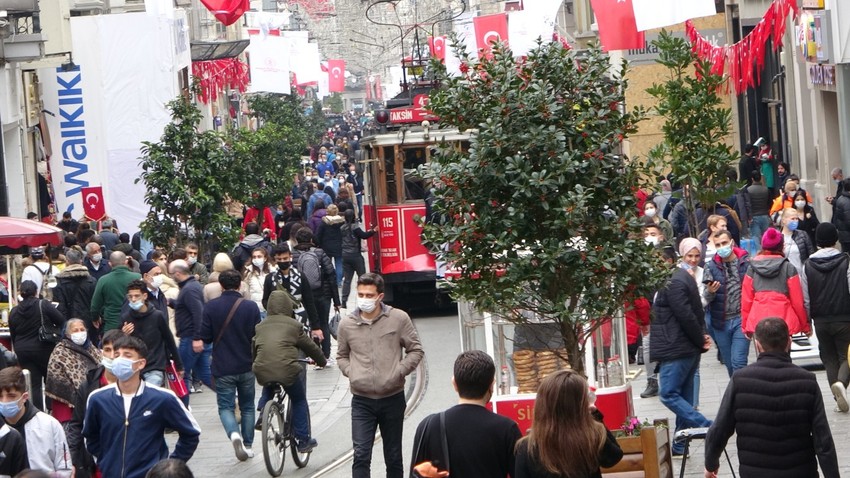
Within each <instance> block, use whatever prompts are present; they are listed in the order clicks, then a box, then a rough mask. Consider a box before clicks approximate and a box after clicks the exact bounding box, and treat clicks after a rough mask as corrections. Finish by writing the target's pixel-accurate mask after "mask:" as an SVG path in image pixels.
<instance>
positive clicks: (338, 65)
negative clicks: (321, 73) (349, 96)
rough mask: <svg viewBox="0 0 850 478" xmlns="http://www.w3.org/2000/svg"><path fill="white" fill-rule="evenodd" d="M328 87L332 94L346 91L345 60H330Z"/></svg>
mask: <svg viewBox="0 0 850 478" xmlns="http://www.w3.org/2000/svg"><path fill="white" fill-rule="evenodd" d="M328 86H329V88H328V89H329V91H330V92H331V93H342V92H344V91H345V60H328Z"/></svg>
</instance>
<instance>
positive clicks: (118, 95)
mask: <svg viewBox="0 0 850 478" xmlns="http://www.w3.org/2000/svg"><path fill="white" fill-rule="evenodd" d="M177 18H178V19H179V18H180V16H179V15H178V16H177ZM184 18H185V17H184ZM176 28H177V29H176ZM187 33H188V32H187V31H186V30H185V29H183V28H182V27H178V26H177V24H175V22H174V17H173V16H171V18H169V15H151V14H148V13H144V12H141V13H125V14H122V15H97V16H83V17H73V18H72V19H71V37H72V47H73V52H74V62H75V63H76V64H77V67H76V68H75V69H74V70H72V71H67V72H65V71H62V69H61V68H58V69H44V70H40V71H39V78H41V80H42V84H43V96H42V99H43V101H44V108H45V109H46V110H48V111H51V112H52V113H55V114H56V117H48V123H49V129H50V135H51V142H52V144H53V145H54V148H53V149H54V152H53V156H51V158H50V161H51V164H50V166H51V171H52V172H53V179H54V188H55V192H56V203H57V209H58V210H59V211H71V213H72V214H73V216H74V217H75V218H79V217H82V211H83V208H82V201H81V198H80V188H82V187H86V186H103V193H104V203H105V204H106V213H107V215H109V216H110V217H112V218H114V219H116V220H117V221H118V224H119V226H120V228H121V230H122V231H124V232H128V233H133V232H135V231H137V230H138V225H139V223H140V222H141V221H142V220H143V219H144V218H145V216H146V215H147V212H148V207H147V205H146V204H145V203H144V194H145V186H144V183H141V182H140V183H139V184H136V183H135V179H136V178H138V177H139V175H140V174H141V167H140V166H139V157H140V156H141V152H140V149H141V147H142V142H143V141H158V140H159V139H160V137H161V136H162V133H163V130H164V128H165V125H166V124H168V123H169V121H170V115H169V112H168V110H167V108H166V106H165V105H166V103H167V102H168V101H170V100H172V99H174V98H175V97H176V96H177V94H178V93H179V92H178V89H177V81H176V74H177V71H178V70H179V67H180V65H181V64H182V63H184V62H185V55H186V53H187V48H188V43H187V42H182V40H186V35H187ZM181 42H182V43H181ZM140 85H144V86H143V87H142V86H140Z"/></svg>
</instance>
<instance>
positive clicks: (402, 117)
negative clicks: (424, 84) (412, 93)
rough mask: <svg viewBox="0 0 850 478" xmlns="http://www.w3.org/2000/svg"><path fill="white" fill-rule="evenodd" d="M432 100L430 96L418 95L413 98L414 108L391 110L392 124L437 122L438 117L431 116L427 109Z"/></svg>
mask: <svg viewBox="0 0 850 478" xmlns="http://www.w3.org/2000/svg"><path fill="white" fill-rule="evenodd" d="M429 100H430V98H429V97H428V95H416V97H414V98H413V106H407V107H404V108H394V109H391V110H390V123H395V124H404V123H421V122H422V121H424V120H429V121H432V120H435V119H437V117H436V116H434V115H433V114H431V113H430V112H429V111H428V110H427V109H426V108H427V107H428V102H429Z"/></svg>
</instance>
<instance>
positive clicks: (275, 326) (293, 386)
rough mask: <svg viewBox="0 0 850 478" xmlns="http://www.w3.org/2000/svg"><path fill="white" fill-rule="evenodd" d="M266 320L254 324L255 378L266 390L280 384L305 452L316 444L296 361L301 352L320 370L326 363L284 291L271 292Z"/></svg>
mask: <svg viewBox="0 0 850 478" xmlns="http://www.w3.org/2000/svg"><path fill="white" fill-rule="evenodd" d="M266 310H267V311H268V316H267V317H266V320H264V321H263V322H261V323H260V324H258V325H257V328H256V335H255V336H254V343H253V356H254V366H253V370H254V375H256V377H257V382H258V383H259V384H260V385H263V386H264V387H266V389H267V390H264V392H265V393H266V394H268V395H269V396H271V395H272V394H273V393H274V391H273V390H268V389H269V388H270V385H271V384H272V383H279V384H281V385H282V386H283V389H284V390H286V393H287V394H288V395H289V397H290V399H291V400H292V428H293V431H294V435H295V439H296V440H297V442H298V451H299V452H300V453H307V452H308V451H310V450H312V449H313V448H315V447H316V445H318V443H317V442H316V439H315V438H312V437H311V436H310V425H309V423H310V422H309V421H308V419H309V416H310V408H309V407H308V405H307V388H306V383H305V380H304V376H303V374H304V373H305V372H304V366H303V363H302V362H300V361H299V358H300V356H301V354H300V352H303V353H304V354H306V355H307V356H309V357H310V358H312V359H313V360H315V361H316V364H318V365H319V366H321V367H324V366H325V365H326V364H327V359H326V358H325V356H324V354H323V353H322V349H321V348H319V346H318V345H316V343H315V342H313V340H312V339H311V338H310V336H309V335H307V333H306V332H305V331H304V326H303V325H302V324H301V322H299V321H297V320H295V319H294V318H293V313H292V299H291V298H290V297H289V294H287V293H286V292H285V291H274V292H272V293H271V296H269V302H268V306H267V307H266Z"/></svg>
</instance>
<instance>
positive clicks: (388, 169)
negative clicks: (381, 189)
mask: <svg viewBox="0 0 850 478" xmlns="http://www.w3.org/2000/svg"><path fill="white" fill-rule="evenodd" d="M385 151H386V154H385V156H384V174H385V177H386V180H387V203H388V204H395V203H397V202H398V192H397V191H396V177H395V160H394V158H393V155H392V151H387V150H386V149H385Z"/></svg>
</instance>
